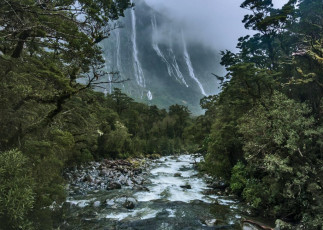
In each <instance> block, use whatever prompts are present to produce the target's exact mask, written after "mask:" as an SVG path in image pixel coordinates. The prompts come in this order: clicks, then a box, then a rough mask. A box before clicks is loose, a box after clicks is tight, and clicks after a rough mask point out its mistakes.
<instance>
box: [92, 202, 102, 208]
mask: <svg viewBox="0 0 323 230" xmlns="http://www.w3.org/2000/svg"><path fill="white" fill-rule="evenodd" d="M100 205H101V202H100V201H99V200H97V201H95V202H94V203H93V207H99V206H100Z"/></svg>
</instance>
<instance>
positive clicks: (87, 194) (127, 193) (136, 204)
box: [60, 155, 256, 230]
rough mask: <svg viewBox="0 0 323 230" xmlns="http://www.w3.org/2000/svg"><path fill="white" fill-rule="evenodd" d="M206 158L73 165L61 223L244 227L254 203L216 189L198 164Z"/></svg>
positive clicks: (79, 226)
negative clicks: (250, 204)
mask: <svg viewBox="0 0 323 230" xmlns="http://www.w3.org/2000/svg"><path fill="white" fill-rule="evenodd" d="M200 160H201V158H200V157H198V156H192V155H181V156H176V157H175V156H167V157H162V158H160V159H157V160H140V159H137V160H134V161H132V162H130V161H123V160H118V161H102V162H92V163H90V164H89V165H87V166H83V167H82V168H80V169H74V170H71V171H69V172H67V173H66V177H67V179H68V180H69V181H70V183H69V186H68V188H67V189H68V193H69V196H68V198H67V200H66V202H65V203H64V205H63V207H62V211H63V216H64V220H63V223H62V224H61V226H60V229H111V230H112V229H147V230H148V229H174V230H177V229H178V230H179V229H241V220H243V219H244V218H246V217H247V216H248V215H249V213H248V208H247V207H246V206H245V205H244V204H243V203H241V202H239V200H238V199H236V198H235V197H233V196H228V195H221V194H224V192H223V191H222V192H221V191H220V190H217V189H215V190H214V189H212V188H211V187H212V186H211V184H208V183H207V182H209V181H210V178H209V177H207V176H206V175H200V174H199V173H198V171H197V170H196V167H195V166H196V163H197V162H199V161H200ZM213 186H214V185H213ZM246 229H247V228H246ZM249 229H256V228H249Z"/></svg>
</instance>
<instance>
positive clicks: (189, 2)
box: [144, 0, 287, 50]
mask: <svg viewBox="0 0 323 230" xmlns="http://www.w3.org/2000/svg"><path fill="white" fill-rule="evenodd" d="M144 1H145V2H146V3H147V4H148V5H149V6H150V7H152V8H153V9H155V10H156V11H158V12H159V13H161V14H163V15H165V16H166V17H168V18H169V19H171V20H172V21H173V22H174V23H175V24H177V25H179V26H180V27H181V28H182V29H183V33H184V35H185V38H186V40H187V41H188V42H198V43H201V44H204V45H205V46H208V47H210V48H212V49H215V50H224V49H230V50H234V49H235V46H236V44H237V39H238V38H239V37H241V36H245V35H247V34H252V33H253V32H252V31H248V30H246V29H245V28H244V26H243V23H242V22H241V21H242V19H243V16H244V15H245V14H247V13H248V11H247V10H244V9H241V8H240V4H241V3H242V0H144ZM285 2H287V0H274V1H273V3H274V4H275V7H280V6H282V5H283V4H284V3H285Z"/></svg>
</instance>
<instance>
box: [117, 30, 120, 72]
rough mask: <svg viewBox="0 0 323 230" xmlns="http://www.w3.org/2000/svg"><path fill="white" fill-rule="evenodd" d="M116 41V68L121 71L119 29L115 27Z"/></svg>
mask: <svg viewBox="0 0 323 230" xmlns="http://www.w3.org/2000/svg"><path fill="white" fill-rule="evenodd" d="M116 43H117V52H116V55H117V58H116V59H117V69H118V71H119V72H121V53H120V31H119V29H117V31H116Z"/></svg>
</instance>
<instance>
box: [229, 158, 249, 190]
mask: <svg viewBox="0 0 323 230" xmlns="http://www.w3.org/2000/svg"><path fill="white" fill-rule="evenodd" d="M247 178H248V174H247V171H246V166H245V165H244V164H243V163H242V162H240V161H239V162H238V163H237V164H236V165H235V166H234V167H233V168H232V175H231V179H230V188H231V190H232V192H234V193H236V194H238V195H241V193H242V191H243V189H244V188H245V187H246V184H247V181H248V179H247Z"/></svg>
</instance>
